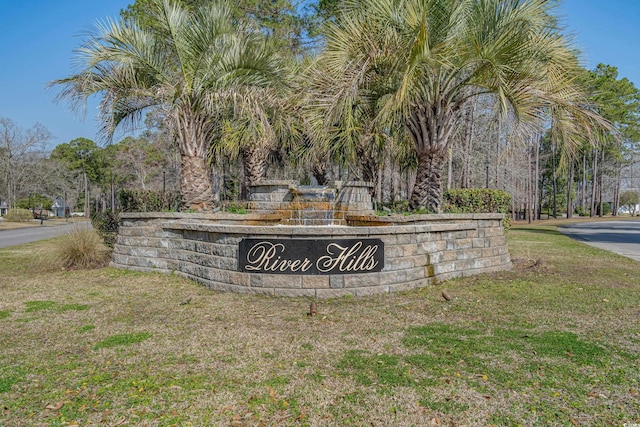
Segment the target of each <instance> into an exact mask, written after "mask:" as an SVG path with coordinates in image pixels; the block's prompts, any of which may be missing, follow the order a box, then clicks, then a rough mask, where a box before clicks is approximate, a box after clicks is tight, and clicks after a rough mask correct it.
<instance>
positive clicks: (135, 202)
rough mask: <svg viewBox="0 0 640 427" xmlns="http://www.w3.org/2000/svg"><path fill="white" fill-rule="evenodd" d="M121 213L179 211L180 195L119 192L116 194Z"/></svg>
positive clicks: (140, 191)
mask: <svg viewBox="0 0 640 427" xmlns="http://www.w3.org/2000/svg"><path fill="white" fill-rule="evenodd" d="M118 199H119V201H120V207H121V208H122V211H123V212H167V211H177V210H178V209H180V205H181V202H180V195H179V194H176V193H169V192H165V193H162V192H158V191H142V190H120V193H119V194H118Z"/></svg>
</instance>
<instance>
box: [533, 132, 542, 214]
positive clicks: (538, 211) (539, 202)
mask: <svg viewBox="0 0 640 427" xmlns="http://www.w3.org/2000/svg"><path fill="white" fill-rule="evenodd" d="M535 143H536V174H535V177H534V178H535V182H536V189H535V199H534V201H535V205H536V214H535V217H536V218H537V219H538V220H540V215H541V213H542V200H541V198H542V197H541V195H540V136H539V135H536V142H535Z"/></svg>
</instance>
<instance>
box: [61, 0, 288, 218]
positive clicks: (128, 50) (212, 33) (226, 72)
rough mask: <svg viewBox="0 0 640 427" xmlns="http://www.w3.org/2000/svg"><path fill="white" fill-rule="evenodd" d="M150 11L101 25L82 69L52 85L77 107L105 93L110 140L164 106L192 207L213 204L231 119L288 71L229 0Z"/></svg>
mask: <svg viewBox="0 0 640 427" xmlns="http://www.w3.org/2000/svg"><path fill="white" fill-rule="evenodd" d="M150 13H152V14H153V16H152V17H151V18H152V19H149V17H145V19H144V22H140V23H139V22H138V20H139V19H138V18H136V17H135V16H134V17H132V18H130V19H126V20H121V21H118V22H116V21H111V20H107V21H106V22H104V23H102V24H99V25H98V26H97V32H96V33H95V34H93V35H91V36H90V37H89V38H88V39H87V40H86V42H85V43H84V44H83V46H82V47H81V48H79V49H78V50H77V58H76V59H77V62H78V63H79V65H80V67H81V69H80V71H79V72H78V73H77V74H74V75H72V76H70V77H67V78H64V79H60V80H56V81H54V82H52V85H61V86H62V90H61V92H60V93H59V95H58V96H59V99H64V100H68V101H70V102H71V103H72V104H73V105H76V106H77V105H80V104H82V103H84V102H85V101H86V99H87V98H88V97H89V96H91V95H94V94H102V95H103V99H102V102H101V104H100V112H101V115H100V118H101V121H102V125H103V127H102V132H103V133H104V136H106V137H107V138H111V137H112V136H113V132H114V131H115V129H116V127H117V126H119V125H124V126H126V125H130V126H132V125H133V123H135V122H137V121H138V120H139V119H140V118H141V117H142V115H143V114H145V113H146V112H147V111H149V110H150V109H156V110H158V111H159V112H160V113H161V115H162V116H163V117H164V120H165V124H166V126H167V127H168V129H169V130H170V132H171V134H172V136H173V138H174V140H175V143H176V144H177V146H178V148H179V151H180V154H181V166H182V167H181V176H180V187H181V193H182V199H183V203H184V206H185V207H186V208H188V209H194V210H205V209H209V208H211V207H212V206H213V205H214V200H213V191H212V187H211V182H210V170H209V167H208V165H207V155H208V152H209V148H210V146H211V144H212V142H214V140H215V138H216V137H219V136H220V135H221V133H222V125H223V122H224V120H225V118H226V117H227V115H228V114H230V111H233V107H234V106H235V105H236V101H237V100H240V99H254V98H252V96H251V94H253V93H256V92H260V91H270V90H273V88H276V87H278V86H279V85H283V79H284V77H283V76H284V71H285V70H284V68H283V66H282V63H281V61H279V60H278V56H277V55H276V53H275V52H274V49H272V48H270V45H269V43H268V42H267V41H266V39H265V37H264V36H263V35H262V34H260V33H259V32H256V31H250V30H249V29H248V28H243V27H242V26H241V25H239V24H238V23H237V22H236V21H234V20H233V18H232V16H233V14H232V10H231V8H230V7H229V5H228V4H227V3H225V2H224V1H223V0H216V1H213V2H207V4H203V5H202V6H201V7H199V8H197V9H195V10H193V11H191V10H189V9H186V8H184V7H182V6H181V4H180V3H179V2H176V3H173V2H171V1H169V0H164V1H162V0H152V7H151V8H150ZM149 22H151V24H149ZM248 105H255V103H254V104H248Z"/></svg>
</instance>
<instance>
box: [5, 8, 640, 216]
mask: <svg viewBox="0 0 640 427" xmlns="http://www.w3.org/2000/svg"><path fill="white" fill-rule="evenodd" d="M75 59H76V60H77V61H78V62H79V63H81V64H84V66H83V67H81V71H80V72H78V73H77V74H73V75H71V76H68V77H66V78H62V79H59V80H56V81H54V82H52V86H53V87H54V88H57V89H58V90H59V92H58V98H59V100H61V101H65V102H69V103H70V105H71V106H78V105H79V104H82V103H83V102H85V101H86V99H87V98H88V97H89V96H91V95H94V94H99V95H101V96H102V103H101V106H100V112H101V115H100V117H101V123H102V125H103V126H102V129H101V134H100V138H99V139H100V141H110V140H111V138H112V137H113V134H114V132H115V130H116V128H118V129H124V130H127V129H133V128H134V127H135V125H136V124H140V123H141V122H143V121H144V122H145V124H146V128H147V129H149V130H147V131H145V133H143V134H142V135H141V136H139V137H135V138H133V137H130V138H129V139H127V140H125V141H122V142H119V143H117V144H112V145H106V146H105V147H104V148H101V147H100V146H98V145H96V144H94V146H93V148H91V147H88V146H89V145H90V144H89V142H91V143H93V142H92V141H87V140H84V141H79V140H74V141H71V142H70V143H68V144H63V145H62V146H59V147H57V148H56V149H55V150H54V151H53V152H52V153H51V156H50V159H49V160H55V161H58V162H60V163H61V164H64V165H65V166H66V167H67V169H68V170H69V171H71V172H69V174H68V176H67V178H66V179H69V177H71V180H75V181H74V182H75V183H76V185H75V188H76V190H75V194H76V195H77V197H78V200H80V199H81V198H82V197H84V196H80V194H83V195H84V194H90V189H89V188H90V186H93V188H98V189H99V193H100V195H97V194H96V195H94V196H93V197H94V200H93V206H94V208H95V207H100V206H104V207H110V206H113V205H114V202H115V200H114V194H115V192H116V190H117V188H122V187H126V186H135V187H136V188H147V187H149V188H151V189H156V190H159V186H160V184H159V182H160V176H162V178H163V179H162V182H163V185H162V187H164V189H166V186H167V176H169V180H170V186H171V189H172V190H173V189H176V190H179V191H180V193H181V196H182V201H183V206H184V207H185V208H187V209H193V210H209V209H212V208H214V207H216V206H218V205H219V204H220V203H221V202H223V201H225V200H242V199H243V198H244V197H246V191H247V188H248V187H249V186H250V185H252V184H254V183H256V182H258V181H259V180H261V179H264V178H270V177H277V178H296V179H299V180H301V181H302V182H305V183H308V182H317V183H318V184H320V185H324V184H326V183H327V182H328V181H330V180H332V179H361V180H366V181H370V182H372V183H373V185H374V190H373V197H374V198H375V200H376V201H377V202H378V203H379V204H400V205H402V204H404V205H405V206H406V208H408V209H414V210H416V209H425V208H426V209H427V210H429V211H434V212H438V211H440V210H441V209H442V194H443V191H444V190H445V189H452V188H470V187H489V188H496V189H504V190H506V191H508V192H509V193H510V194H511V195H512V207H511V211H512V213H513V215H514V216H515V217H519V218H522V219H526V218H528V219H530V220H533V219H536V218H539V217H540V216H541V215H542V214H543V213H546V214H547V215H551V216H558V215H560V214H561V213H562V212H566V215H568V216H571V215H572V214H574V213H578V214H587V215H596V214H603V213H606V212H605V210H606V209H605V206H607V207H608V208H612V209H613V212H614V213H616V212H617V211H618V207H619V206H620V204H621V202H625V201H628V200H629V199H628V197H622V196H623V195H625V194H624V192H625V191H628V190H632V191H637V190H638V187H639V186H640V183H638V178H637V175H636V169H637V161H638V146H637V142H638V139H639V138H638V119H639V112H640V93H639V92H638V90H637V89H636V88H635V86H634V85H633V84H632V83H631V82H630V81H628V80H627V79H624V78H622V79H621V78H619V77H618V72H617V69H616V68H615V67H613V66H610V65H603V64H600V65H598V66H597V67H596V68H595V69H594V70H590V71H588V70H585V69H584V68H582V67H581V66H580V63H579V60H578V57H577V53H576V50H575V48H574V47H573V46H572V45H571V42H570V39H569V38H568V37H567V35H566V34H565V32H564V30H563V29H562V28H561V26H560V25H559V23H558V19H557V17H556V16H555V15H554V10H553V5H552V4H551V2H547V1H543V0H527V1H517V2H513V1H507V0H486V1H478V0H427V1H418V0H353V1H344V2H342V1H340V2H339V1H331V0H321V1H318V2H311V3H308V4H307V8H306V9H301V8H299V7H295V6H294V5H293V3H291V2H290V1H288V0H278V1H275V2H260V1H256V0H241V1H239V2H234V3H233V4H229V3H226V2H223V1H215V2H211V1H203V0H189V1H186V0H185V1H182V2H172V1H169V0H165V1H159V0H136V1H135V3H133V4H132V5H131V6H129V8H128V9H126V10H124V11H122V13H121V19H120V20H118V21H106V22H103V23H102V24H99V25H98V26H97V27H96V29H95V32H94V33H93V34H92V35H91V36H89V37H88V38H87V39H86V40H85V43H84V44H83V45H82V47H81V48H79V49H78V51H77V57H76V58H75ZM85 145H86V147H85ZM94 152H95V153H102V154H100V155H98V154H96V158H95V159H94V158H93V157H91V156H92V155H93V154H91V155H89V154H87V153H94ZM2 153H3V152H2V151H0V155H1V154H2ZM74 153H75V154H74ZM99 157H102V158H103V160H98V158H99ZM104 159H109V161H108V162H106V163H105V162H104ZM101 162H102V163H101ZM3 170H4V169H3ZM125 177H126V179H125ZM2 179H3V180H4V179H7V180H8V179H9V178H8V175H6V174H5V175H4V176H3V178H2ZM11 179H12V180H13V181H12V182H15V181H16V178H15V177H13V178H11ZM4 185H5V186H7V188H9V186H10V185H13V186H14V187H12V188H13V190H12V191H13V193H8V195H7V197H9V198H11V197H15V196H11V194H15V193H16V190H15V184H9V182H8V181H7V183H6V184H4ZM69 188H71V187H69ZM70 191H71V190H70ZM625 196H626V195H625ZM96 197H97V198H98V199H100V200H95V198H96ZM83 201H84V204H85V211H88V210H89V206H90V204H91V203H90V200H89V197H84V198H83Z"/></svg>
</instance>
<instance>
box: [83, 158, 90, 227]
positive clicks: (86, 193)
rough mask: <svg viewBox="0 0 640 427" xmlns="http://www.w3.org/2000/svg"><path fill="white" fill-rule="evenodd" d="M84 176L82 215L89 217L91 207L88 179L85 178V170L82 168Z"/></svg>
mask: <svg viewBox="0 0 640 427" xmlns="http://www.w3.org/2000/svg"><path fill="white" fill-rule="evenodd" d="M82 172H83V178H84V217H85V218H89V216H90V215H89V212H90V211H91V207H90V206H89V179H87V171H85V170H83V171H82Z"/></svg>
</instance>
